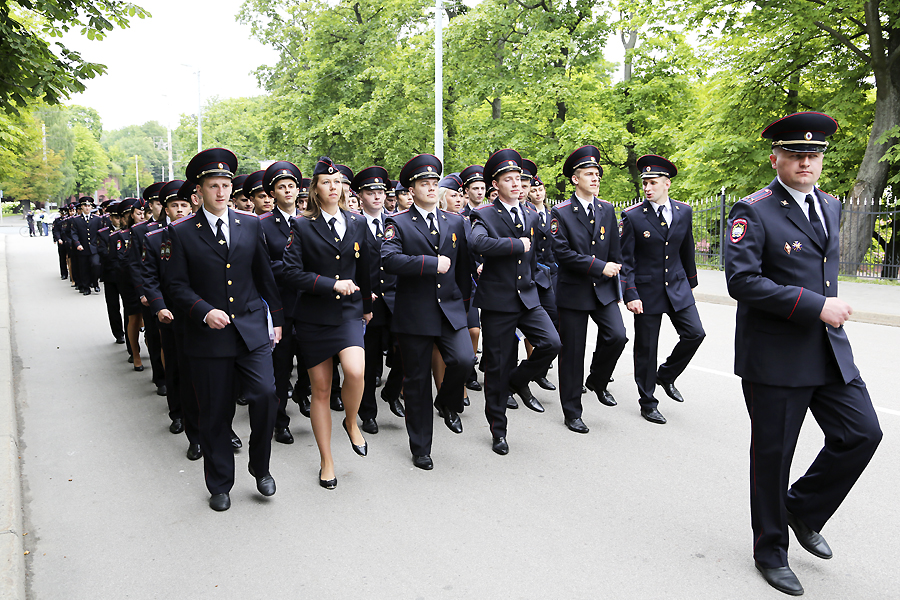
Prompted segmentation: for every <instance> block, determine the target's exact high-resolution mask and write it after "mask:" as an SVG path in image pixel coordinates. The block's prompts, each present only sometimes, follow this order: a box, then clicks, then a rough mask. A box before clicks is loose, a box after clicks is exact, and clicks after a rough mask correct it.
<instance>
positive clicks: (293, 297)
mask: <svg viewBox="0 0 900 600" xmlns="http://www.w3.org/2000/svg"><path fill="white" fill-rule="evenodd" d="M259 222H260V223H261V224H262V228H263V235H265V237H266V247H267V248H268V249H269V260H270V261H272V275H274V276H275V283H276V284H277V285H278V293H279V294H280V295H281V306H282V307H283V308H284V314H285V315H293V313H294V305H295V304H296V303H297V292H296V290H294V288H292V287H290V286H287V285H285V282H284V261H283V258H284V248H285V246H287V242H288V238H289V237H290V236H291V223H290V221H288V220H287V219H285V218H284V215H283V214H282V213H281V211H280V210H278V208H275V209H273V210H272V212H267V213H266V214H264V215H260V217H259Z"/></svg>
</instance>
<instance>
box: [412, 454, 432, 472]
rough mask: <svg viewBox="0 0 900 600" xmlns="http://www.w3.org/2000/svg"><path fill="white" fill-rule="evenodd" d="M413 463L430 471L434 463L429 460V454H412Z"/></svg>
mask: <svg viewBox="0 0 900 600" xmlns="http://www.w3.org/2000/svg"><path fill="white" fill-rule="evenodd" d="M413 465H415V466H416V467H418V468H420V469H422V470H424V471H430V470H432V469H433V468H434V463H433V462H431V455H430V454H426V455H425V456H416V455H415V454H413Z"/></svg>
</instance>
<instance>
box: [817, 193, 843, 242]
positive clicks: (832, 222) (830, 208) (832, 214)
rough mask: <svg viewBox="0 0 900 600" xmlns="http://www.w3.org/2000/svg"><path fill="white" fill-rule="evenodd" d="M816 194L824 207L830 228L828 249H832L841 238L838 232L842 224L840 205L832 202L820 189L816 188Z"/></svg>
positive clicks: (826, 224) (828, 227)
mask: <svg viewBox="0 0 900 600" xmlns="http://www.w3.org/2000/svg"><path fill="white" fill-rule="evenodd" d="M816 196H817V197H818V198H819V206H820V207H821V208H822V213H823V216H824V217H825V227H826V228H827V229H828V231H827V234H828V244H827V248H826V250H828V249H831V247H832V244H837V242H838V239H839V235H837V232H838V231H839V230H840V226H841V223H840V218H841V217H840V205H838V206H834V205H833V203H831V204H830V203H829V202H828V200H827V199H826V198H825V197H824V195H823V194H822V191H821V190H819V189H816Z"/></svg>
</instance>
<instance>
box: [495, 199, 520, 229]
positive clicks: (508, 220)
mask: <svg viewBox="0 0 900 600" xmlns="http://www.w3.org/2000/svg"><path fill="white" fill-rule="evenodd" d="M494 208H495V209H496V210H497V211H499V214H500V220H501V221H503V223H504V224H505V225H506V228H507V229H509V231H510V233H512V236H513V237H515V238H520V237H522V236H523V235H525V234H524V233H522V232H521V231H519V230H518V229H516V226H515V224H514V223H513V220H512V216H510V214H509V211H508V210H506V207H505V206H503V203H502V202H500V199H499V198H498V199H497V200H494ZM519 214H520V215H524V213H523V212H522V211H521V210H519ZM519 218H520V219H521V218H522V217H521V216H520V217H519ZM522 226H523V227H524V220H523V223H522Z"/></svg>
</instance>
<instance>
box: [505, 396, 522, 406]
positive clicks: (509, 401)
mask: <svg viewBox="0 0 900 600" xmlns="http://www.w3.org/2000/svg"><path fill="white" fill-rule="evenodd" d="M506 408H512V409H517V408H519V403H518V402H516V399H515V398H514V397H513V395H512V394H510V395H509V398H507V399H506Z"/></svg>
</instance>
